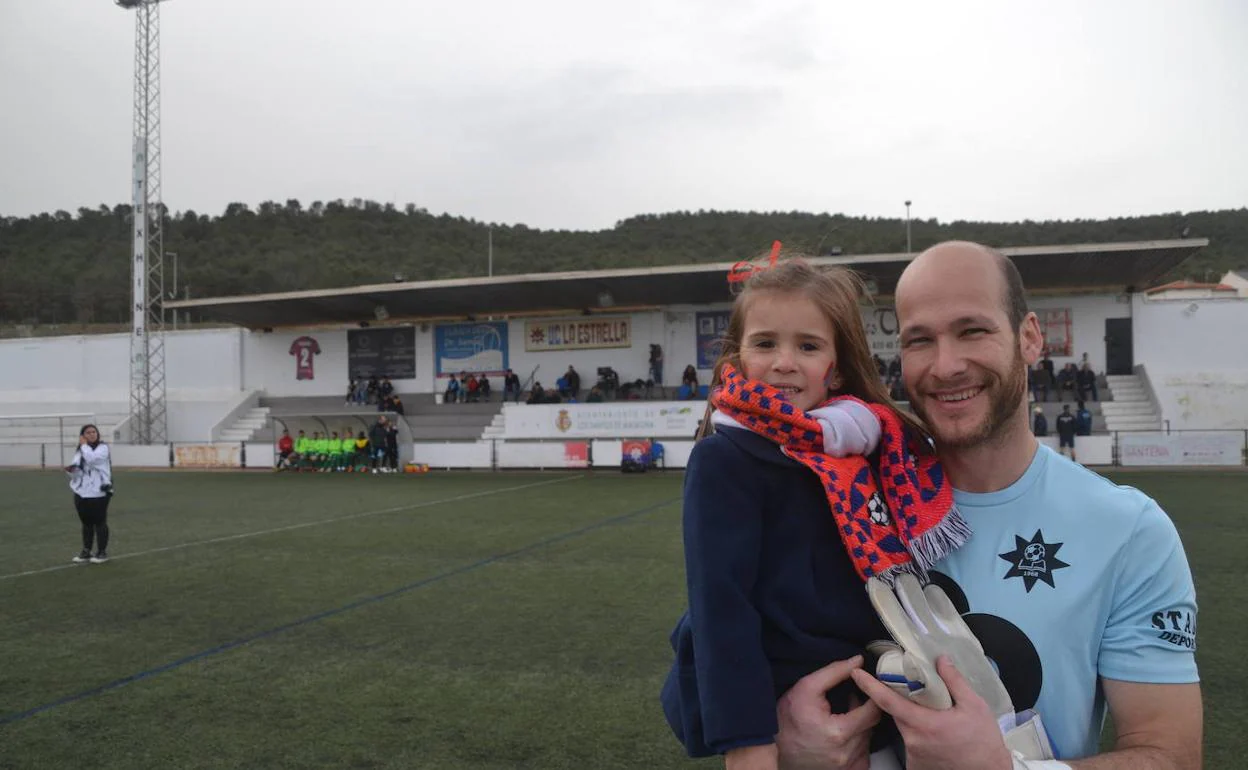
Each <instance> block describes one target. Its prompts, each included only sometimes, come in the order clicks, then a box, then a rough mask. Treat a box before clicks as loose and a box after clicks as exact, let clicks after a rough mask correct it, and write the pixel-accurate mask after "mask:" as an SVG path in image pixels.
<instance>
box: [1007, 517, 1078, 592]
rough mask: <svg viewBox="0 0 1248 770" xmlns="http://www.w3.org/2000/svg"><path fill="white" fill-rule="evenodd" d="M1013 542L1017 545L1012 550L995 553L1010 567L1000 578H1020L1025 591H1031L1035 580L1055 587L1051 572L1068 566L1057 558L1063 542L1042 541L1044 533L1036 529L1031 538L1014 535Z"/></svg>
mask: <svg viewBox="0 0 1248 770" xmlns="http://www.w3.org/2000/svg"><path fill="white" fill-rule="evenodd" d="M1014 544H1015V546H1017V547H1016V548H1015V549H1014V550H1013V551H1007V552H1006V553H1002V554H997V555H998V556H1000V557H1001V558H1002V559H1005V560H1006V561H1007V562H1009V563H1010V569H1009V571H1008V572H1006V573H1005V577H1004V578H1002V579H1003V580H1009V579H1010V578H1015V577H1017V578H1022V579H1023V586H1024V587H1025V588H1026V589H1027V593H1031V589H1032V588H1034V587H1035V585H1036V581H1043V582H1045V583H1048V584H1049V587H1050V588H1056V587H1057V585H1056V584H1055V583H1054V582H1053V573H1054V572H1056V571H1057V570H1059V569H1064V568H1065V567H1069V566H1070V565H1069V564H1067V563H1066V562H1064V561H1062V560H1061V559H1059V558H1057V552H1058V550H1059V549H1060V548H1061V547H1062V545H1063V544H1062V543H1046V542H1044V534H1043V533H1042V532H1041V531H1040V530H1038V529H1037V530H1036V534H1034V535H1032V538H1031V540H1024V539H1023V538H1021V537H1019V536H1018V535H1015V536H1014Z"/></svg>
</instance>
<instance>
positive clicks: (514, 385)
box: [503, 369, 520, 404]
mask: <svg viewBox="0 0 1248 770" xmlns="http://www.w3.org/2000/svg"><path fill="white" fill-rule="evenodd" d="M508 396H511V398H512V399H513V400H514V401H515V403H517V404H518V403H520V375H518V374H516V373H515V372H513V371H512V370H510V369H508V370H507V372H506V373H505V374H504V375H503V400H504V401H506V400H507V397H508Z"/></svg>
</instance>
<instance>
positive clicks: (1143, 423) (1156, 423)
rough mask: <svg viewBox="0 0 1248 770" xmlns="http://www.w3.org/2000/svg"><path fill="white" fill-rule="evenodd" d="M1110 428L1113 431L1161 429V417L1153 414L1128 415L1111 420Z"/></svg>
mask: <svg viewBox="0 0 1248 770" xmlns="http://www.w3.org/2000/svg"><path fill="white" fill-rule="evenodd" d="M1110 430H1114V431H1132V430H1161V419H1160V418H1158V417H1153V416H1140V417H1128V418H1122V419H1117V420H1114V421H1113V422H1112V427H1111V428H1110Z"/></svg>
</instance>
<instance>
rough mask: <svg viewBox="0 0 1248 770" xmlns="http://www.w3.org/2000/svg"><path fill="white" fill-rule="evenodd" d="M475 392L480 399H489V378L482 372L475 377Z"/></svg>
mask: <svg viewBox="0 0 1248 770" xmlns="http://www.w3.org/2000/svg"><path fill="white" fill-rule="evenodd" d="M477 394H478V395H479V396H480V397H481V400H482V401H489V400H490V378H489V377H487V376H485V375H484V374H482V375H481V376H480V377H478V378H477Z"/></svg>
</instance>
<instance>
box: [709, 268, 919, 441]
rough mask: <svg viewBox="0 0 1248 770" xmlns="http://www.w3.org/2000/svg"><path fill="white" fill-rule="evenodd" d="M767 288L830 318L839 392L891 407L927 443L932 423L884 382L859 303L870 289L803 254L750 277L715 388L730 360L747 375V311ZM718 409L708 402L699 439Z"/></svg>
mask: <svg viewBox="0 0 1248 770" xmlns="http://www.w3.org/2000/svg"><path fill="white" fill-rule="evenodd" d="M761 292H777V293H781V294H800V295H802V296H805V297H806V298H808V299H810V300H811V301H812V302H814V303H815V305H816V306H817V307H818V308H819V310H820V311H821V312H822V313H823V315H824V317H825V318H827V319H828V323H829V324H830V325H831V326H832V332H833V335H834V336H835V339H834V341H833V343H834V345H835V347H836V370H837V374H838V375H839V376H840V384H839V387H838V388H837V389H836V391H837V393H839V394H841V395H847V396H855V397H856V398H860V399H862V400H863V401H866V402H867V403H871V404H883V405H885V406H888V407H890V408H891V409H892V410H893V411H894V412H896V413H897V415H898V417H900V418H901V420H902V421H903V422H904V423H906V424H907V425H908V426H909V427H910V428H911V429H912V430H913V431H914V433H915V435H916V437H917V438H919V439H920V440H919V441H917V442H915V443H916V444H918V445H920V446H922V447H924V448H926V447H927V445H928V444H927V441H926V439H928V438H929V433H928V431H927V428H926V426H924V425H923V422H922V421H921V420H919V419H918V418H917V417H915V416H914V415H912V414H909V413H908V412H904V411H902V410H901V409H900V408H899V407H898V406H897V404H896V403H895V402H894V401H893V400H892V399H891V398H890V397H889V395H888V389H887V388H886V387H885V386H884V383H883V382H881V381H880V376H879V370H878V369H877V368H876V365H875V361H874V359H872V357H871V344H870V343H869V342H868V341H867V331H866V329H865V328H864V327H863V324H862V311H861V309H860V307H859V304H858V302H859V299H860V298H862V297H865V296H866V293H867V292H866V287H865V285H864V284H863V282H862V279H861V278H859V277H858V275H857V274H856V273H854V272H853V271H851V270H848V269H846V268H843V267H830V268H822V269H821V268H818V267H815V266H814V265H812V264H811V263H810V262H808V261H806V260H805V259H803V258H801V257H791V258H788V259H785V260H784V261H782V262H779V263H778V264H777V265H776V266H775V267H773V268H770V269H767V270H761V271H759V272H756V273H754V274H753V275H752V276H750V277H749V278H748V279H747V280H745V281H744V282H743V285H742V288H741V290H740V293H739V294H737V298H736V300H735V301H734V302H733V305H732V315H731V316H730V317H729V319H728V329H727V330H726V331H725V332H724V336H723V338H722V339H721V340H720V352H719V358H718V359H717V360H716V361H715V370H714V375H713V376H712V379H711V391H712V392H714V390H715V388H716V387H717V386H719V384H720V381H721V380H720V377H721V374H722V372H723V369H724V364H729V363H730V364H732V365H733V368H735V369H736V370H737V371H740V372H742V373H743V374H744V372H743V370H742V367H741V338H742V336H743V335H744V334H745V314H746V313H747V312H748V311H749V306H750V302H751V300H752V299H753V297H755V296H756V295H758V294H759V293H761ZM713 412H714V407H713V406H712V405H711V404H710V403H707V405H706V415H705V416H704V417H703V420H702V425H701V426H700V427H699V428H698V433H697V439H698V440H701V439H703V438H705V437H706V436H708V435H710V434H711V433H713V432H714V429H713V428H712V426H711V414H712V413H713Z"/></svg>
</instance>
